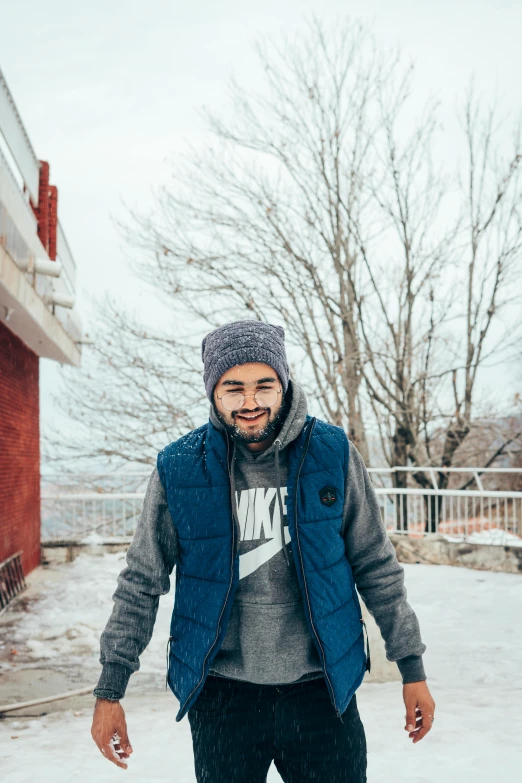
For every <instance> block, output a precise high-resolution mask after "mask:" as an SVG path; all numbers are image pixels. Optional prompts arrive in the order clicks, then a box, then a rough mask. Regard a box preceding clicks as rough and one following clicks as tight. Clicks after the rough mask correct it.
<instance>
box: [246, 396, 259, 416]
mask: <svg viewBox="0 0 522 783" xmlns="http://www.w3.org/2000/svg"><path fill="white" fill-rule="evenodd" d="M254 394H255V392H251V393H247V394H245V401H244V403H243V410H248V411H254V410H256V408H259V405H258V404H257V402H256V401H255V398H254Z"/></svg>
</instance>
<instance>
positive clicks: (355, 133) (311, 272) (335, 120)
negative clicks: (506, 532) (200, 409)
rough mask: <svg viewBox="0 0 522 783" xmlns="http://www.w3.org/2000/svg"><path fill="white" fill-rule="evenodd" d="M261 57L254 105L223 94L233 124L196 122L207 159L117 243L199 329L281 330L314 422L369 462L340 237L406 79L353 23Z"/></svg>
mask: <svg viewBox="0 0 522 783" xmlns="http://www.w3.org/2000/svg"><path fill="white" fill-rule="evenodd" d="M259 55H260V59H261V63H262V66H263V68H264V72H265V75H266V87H267V89H266V94H263V95H260V94H251V93H250V92H249V91H247V90H244V89H242V88H240V87H238V86H237V85H236V84H234V85H233V86H232V111H231V115H232V116H231V118H230V119H228V120H225V119H222V118H219V117H216V116H214V115H212V114H207V115H206V117H207V120H208V123H209V126H210V128H211V130H212V131H213V134H214V138H215V147H213V149H211V150H210V151H208V152H207V153H203V154H202V153H200V152H198V151H192V153H191V155H190V157H189V159H188V160H187V161H186V165H185V167H184V169H183V171H182V172H180V173H178V175H177V177H176V180H175V183H174V187H169V188H167V189H165V190H163V192H162V193H161V196H160V200H159V209H158V210H157V211H156V212H155V213H154V215H153V216H152V217H151V218H144V217H143V216H139V215H136V216H135V224H134V230H133V231H131V235H130V237H129V238H130V240H131V241H132V242H133V243H134V245H136V246H138V247H140V248H141V249H144V250H145V251H148V258H149V265H148V266H145V265H144V262H143V257H141V258H140V261H139V264H138V266H137V269H136V271H137V273H138V274H140V275H141V276H145V278H146V279H148V281H149V282H153V281H154V280H158V279H161V281H162V286H163V290H164V291H165V292H166V295H167V296H168V297H169V298H171V299H172V300H175V301H176V302H177V304H178V307H179V306H182V307H183V308H184V310H185V312H186V313H187V316H188V317H190V318H192V319H194V318H195V319H196V320H198V321H204V322H207V323H208V324H209V325H216V324H217V323H220V322H222V321H223V320H225V319H226V318H227V317H229V315H230V314H232V313H233V314H234V315H237V316H242V317H245V316H246V317H251V318H254V319H259V320H270V319H274V320H276V321H279V322H282V323H284V325H285V327H286V329H287V332H288V335H289V338H290V342H291V343H292V344H293V346H294V348H295V354H294V355H295V356H297V357H300V358H298V359H297V360H296V361H297V362H298V363H299V366H300V369H301V373H300V374H301V376H304V377H305V378H306V379H307V380H308V386H309V388H310V391H311V394H312V396H313V398H314V400H315V401H316V402H317V403H318V405H319V407H320V410H321V412H322V413H323V415H324V416H325V417H327V418H328V420H329V421H331V422H333V423H334V424H337V425H339V426H342V427H344V428H345V429H346V431H347V432H348V434H349V436H350V438H351V440H352V441H353V442H354V443H355V444H356V445H357V446H358V448H359V449H360V450H361V452H362V454H363V456H365V457H366V458H367V456H368V447H367V437H366V432H365V426H364V422H363V411H362V402H361V382H362V377H363V375H362V368H361V361H362V356H361V351H360V325H359V320H358V319H359V314H358V310H357V307H356V294H355V290H354V286H353V279H354V277H356V274H357V273H356V267H357V265H358V263H359V262H360V259H359V257H358V253H357V252H356V243H355V240H354V237H353V234H352V232H351V230H350V226H351V225H352V224H357V223H358V220H359V214H360V213H361V212H362V211H364V210H365V209H366V208H367V201H368V200H371V198H372V194H371V193H369V192H368V190H367V188H366V185H365V182H366V179H367V174H368V173H369V172H370V170H371V166H372V162H371V159H372V146H373V144H374V139H375V136H376V134H378V133H379V132H380V129H381V126H382V116H381V115H382V107H381V105H380V101H381V100H382V96H383V94H384V93H385V88H386V86H388V89H391V88H390V85H391V84H392V83H393V82H394V81H396V80H402V79H403V78H404V77H403V72H404V71H405V70H406V71H408V69H405V68H403V66H402V65H401V64H400V61H399V58H398V56H396V55H392V56H389V55H386V56H384V55H383V54H382V53H380V52H379V50H378V48H377V47H376V44H375V42H374V40H373V38H372V36H371V35H370V33H369V32H368V30H367V29H366V28H365V27H364V26H363V25H362V24H360V23H353V22H348V23H347V24H346V25H345V26H344V27H342V28H340V29H338V30H330V31H329V32H327V31H326V30H325V29H324V27H323V26H322V25H321V24H320V23H318V22H314V23H312V24H311V26H310V30H309V35H308V37H307V38H305V39H301V40H300V41H299V42H297V43H289V42H287V43H286V45H285V46H284V47H283V48H281V49H279V48H277V47H275V46H272V47H269V48H260V49H259ZM389 110H390V111H393V107H391V108H390V109H389Z"/></svg>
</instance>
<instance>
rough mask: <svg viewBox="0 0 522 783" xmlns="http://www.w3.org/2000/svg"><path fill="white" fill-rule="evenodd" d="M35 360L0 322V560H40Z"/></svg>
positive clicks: (28, 566)
mask: <svg viewBox="0 0 522 783" xmlns="http://www.w3.org/2000/svg"><path fill="white" fill-rule="evenodd" d="M38 377H39V359H38V356H37V355H36V354H35V353H33V351H31V350H30V348H28V347H27V346H26V345H25V343H23V342H22V340H20V339H19V338H18V337H17V336H16V335H14V334H13V333H12V332H11V331H10V330H9V328H8V326H7V325H6V324H5V323H2V322H0V476H1V477H2V480H1V481H0V562H2V561H3V560H5V559H6V558H7V557H9V556H10V555H12V554H14V553H15V552H19V551H22V552H23V555H22V566H23V569H24V573H26V574H27V573H28V572H29V571H31V570H32V569H33V568H35V567H36V566H37V565H38V564H39V562H40V417H39V383H38Z"/></svg>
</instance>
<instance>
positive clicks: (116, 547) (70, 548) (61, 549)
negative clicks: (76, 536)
mask: <svg viewBox="0 0 522 783" xmlns="http://www.w3.org/2000/svg"><path fill="white" fill-rule="evenodd" d="M131 541H132V538H117V539H115V540H114V541H103V542H100V543H91V542H89V541H85V542H83V541H78V540H68V539H62V540H56V541H42V544H41V553H42V557H41V565H54V564H56V563H72V562H73V560H75V559H76V558H77V557H78V555H80V554H88V555H94V556H101V555H104V554H106V553H110V554H113V553H114V552H126V551H127V549H128V548H129V544H130V542H131Z"/></svg>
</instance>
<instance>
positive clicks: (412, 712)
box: [404, 703, 417, 731]
mask: <svg viewBox="0 0 522 783" xmlns="http://www.w3.org/2000/svg"><path fill="white" fill-rule="evenodd" d="M416 707H417V704H416V703H411V704H406V725H405V727H404V728H405V729H406V730H407V731H413V729H414V728H415V723H416V721H417V715H416Z"/></svg>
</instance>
